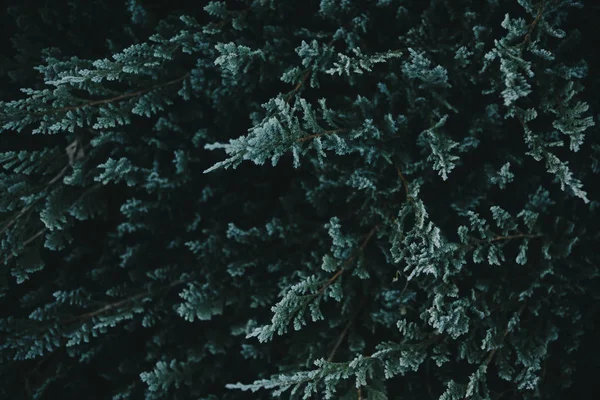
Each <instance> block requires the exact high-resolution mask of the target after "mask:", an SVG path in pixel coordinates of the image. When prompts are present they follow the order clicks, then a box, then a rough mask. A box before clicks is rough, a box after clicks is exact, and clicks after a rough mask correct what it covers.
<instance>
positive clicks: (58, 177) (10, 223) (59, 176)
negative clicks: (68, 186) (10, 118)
mask: <svg viewBox="0 0 600 400" xmlns="http://www.w3.org/2000/svg"><path fill="white" fill-rule="evenodd" d="M89 147H90V145H89V144H87V145H86V146H84V147H83V148H82V150H84V151H85V150H87V149H88V148H89ZM70 164H71V163H69V164H67V165H65V166H64V167H63V168H62V169H61V170H60V172H59V173H58V174H57V175H56V176H55V177H54V178H52V179H51V180H50V181H48V183H47V184H46V186H45V187H44V189H42V190H46V189H48V187H50V186H52V185H53V184H55V183H56V182H58V181H59V180H61V179H62V178H63V177H64V176H65V175H66V174H67V171H68V170H69V167H70V166H71V165H70ZM42 199H43V197H39V198H38V199H36V200H35V201H33V202H32V203H31V204H29V205H27V206H25V207H23V208H22V209H21V211H19V213H18V214H17V215H15V216H14V217H13V218H12V219H11V220H10V221H8V222H7V223H6V225H4V227H3V228H2V229H0V235H2V234H3V233H4V232H6V231H7V230H8V229H9V228H10V227H11V226H13V225H14V224H15V223H16V222H17V220H19V219H20V218H21V217H22V216H23V215H25V214H27V212H28V211H29V210H31V208H32V207H33V206H35V205H36V204H37V203H38V202H39V201H40V200H42Z"/></svg>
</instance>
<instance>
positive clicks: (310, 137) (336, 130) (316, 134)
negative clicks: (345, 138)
mask: <svg viewBox="0 0 600 400" xmlns="http://www.w3.org/2000/svg"><path fill="white" fill-rule="evenodd" d="M345 131H347V129H344V128H338V129H332V130H329V131H325V132H321V133H315V134H313V135H308V136H304V137H301V138H299V139H296V142H298V143H302V142H306V141H309V140H311V139H314V138H318V137H321V136H324V135H332V134H334V133H339V132H345Z"/></svg>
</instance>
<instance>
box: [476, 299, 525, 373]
mask: <svg viewBox="0 0 600 400" xmlns="http://www.w3.org/2000/svg"><path fill="white" fill-rule="evenodd" d="M525 305H526V303H523V304H522V305H521V307H520V308H519V311H517V314H518V315H519V316H521V314H522V313H523V311H524V310H525ZM507 336H508V328H506V330H505V331H504V334H503V335H502V339H501V340H500V344H499V346H501V345H502V344H503V343H504V340H505V339H506V337H507ZM497 350H498V347H497V348H495V349H493V350H492V351H490V353H489V354H488V356H487V358H486V360H485V361H484V365H489V363H490V362H491V361H492V359H493V358H494V355H496V351H497Z"/></svg>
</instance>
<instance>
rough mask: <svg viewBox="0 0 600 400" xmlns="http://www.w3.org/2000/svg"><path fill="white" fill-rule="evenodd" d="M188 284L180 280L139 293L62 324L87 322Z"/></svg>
mask: <svg viewBox="0 0 600 400" xmlns="http://www.w3.org/2000/svg"><path fill="white" fill-rule="evenodd" d="M186 282H188V281H187V280H183V279H178V280H176V281H173V282H171V283H170V284H168V285H167V286H165V287H162V288H160V289H158V290H155V291H153V292H149V291H144V292H141V293H138V294H136V295H133V296H130V297H127V298H125V299H122V300H119V301H116V302H114V303H109V304H106V305H105V306H104V307H101V308H98V309H96V310H93V311H90V312H87V313H85V314H80V315H77V316H74V317H71V318H69V319H67V320H65V321H63V322H62V323H63V324H69V323H72V322H75V321H83V320H87V319H90V318H93V317H96V316H98V315H101V314H104V313H106V312H107V311H110V310H114V309H116V308H119V307H121V306H124V305H126V304H129V303H132V302H134V301H136V300H139V299H142V298H144V297H148V296H152V295H154V294H156V293H158V292H162V291H163V290H169V289H171V288H173V287H175V286H177V285H180V284H182V283H186Z"/></svg>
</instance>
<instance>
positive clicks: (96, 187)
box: [6, 183, 102, 263]
mask: <svg viewBox="0 0 600 400" xmlns="http://www.w3.org/2000/svg"><path fill="white" fill-rule="evenodd" d="M101 186H102V185H101V184H99V183H97V184H95V185H94V186H92V187H91V188H89V189H88V190H86V191H85V192H83V193H82V194H81V196H79V199H81V198H82V197H83V196H85V195H86V194H88V193H90V192H92V191H94V190H96V189H98V188H99V187H101ZM79 199H78V200H79ZM31 206H33V204H31V205H30V207H31ZM17 217H18V216H17ZM17 217H15V218H17ZM46 232H48V228H43V229H40V230H39V231H37V232H36V233H35V234H34V235H33V236H31V237H29V238H27V239H26V240H25V241H24V242H23V247H26V246H28V245H29V244H31V243H32V242H34V241H35V239H37V238H39V237H40V236H42V235H43V234H45V233H46ZM14 257H15V256H14V255H13V254H11V255H9V256H8V258H7V259H6V262H7V263H8V262H9V261H10V260H12V259H13V258H14Z"/></svg>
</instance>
